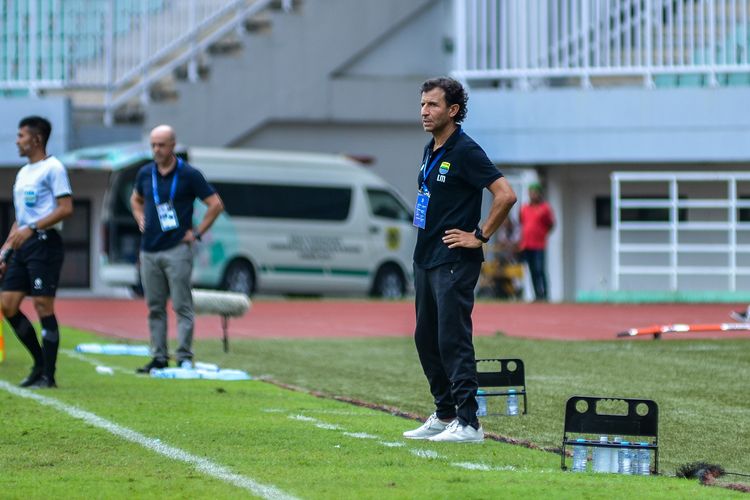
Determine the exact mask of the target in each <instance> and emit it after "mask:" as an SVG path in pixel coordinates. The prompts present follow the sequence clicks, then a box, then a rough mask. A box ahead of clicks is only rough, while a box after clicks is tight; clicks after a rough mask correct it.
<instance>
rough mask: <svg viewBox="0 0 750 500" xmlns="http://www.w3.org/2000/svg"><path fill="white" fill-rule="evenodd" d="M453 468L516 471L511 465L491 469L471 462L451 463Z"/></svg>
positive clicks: (489, 466)
mask: <svg viewBox="0 0 750 500" xmlns="http://www.w3.org/2000/svg"><path fill="white" fill-rule="evenodd" d="M451 465H452V466H453V467H460V468H462V469H468V470H481V471H494V470H516V468H515V467H513V466H512V465H505V466H503V467H493V466H491V465H486V464H475V463H471V462H453V463H451Z"/></svg>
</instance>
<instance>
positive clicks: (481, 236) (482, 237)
mask: <svg viewBox="0 0 750 500" xmlns="http://www.w3.org/2000/svg"><path fill="white" fill-rule="evenodd" d="M474 237H475V238H476V239H478V240H479V241H481V242H482V243H487V242H489V241H490V239H489V238H487V237H486V236H485V235H484V234H482V229H481V228H477V229H476V231H474Z"/></svg>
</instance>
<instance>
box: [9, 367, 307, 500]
mask: <svg viewBox="0 0 750 500" xmlns="http://www.w3.org/2000/svg"><path fill="white" fill-rule="evenodd" d="M0 388H2V389H4V390H5V391H7V392H9V393H11V394H14V395H16V396H19V397H22V398H26V399H31V400H34V401H36V402H37V403H39V404H42V405H44V406H49V407H51V408H54V409H55V410H58V411H61V412H63V413H67V414H68V415H70V416H71V417H73V418H77V419H79V420H83V421H84V422H85V423H87V424H89V425H93V426H94V427H98V428H100V429H104V430H105V431H107V432H109V433H110V434H114V435H115V436H118V437H121V438H123V439H126V440H128V441H131V442H133V443H136V444H139V445H141V446H143V447H144V448H147V449H149V450H151V451H155V452H156V453H159V454H160V455H164V456H165V457H167V458H170V459H172V460H177V461H180V462H185V463H187V464H189V465H192V466H193V467H195V468H196V469H197V470H198V471H200V472H202V473H204V474H206V475H208V476H211V477H214V478H216V479H219V480H220V481H224V482H225V483H229V484H232V485H234V486H237V487H239V488H242V489H245V490H247V491H249V492H251V493H253V494H255V495H258V496H259V497H262V498H266V499H268V500H286V499H288V500H293V499H296V498H297V497H294V496H292V495H290V494H288V493H285V492H283V491H281V490H280V489H278V488H276V487H275V486H267V485H265V484H261V483H259V482H257V481H255V480H253V479H250V478H249V477H245V476H242V475H240V474H236V473H234V472H232V471H231V470H229V468H227V467H224V466H223V465H219V464H217V463H215V462H212V461H211V460H208V459H206V458H201V457H199V456H196V455H193V454H191V453H188V452H186V451H184V450H181V449H179V448H175V447H174V446H169V445H167V444H164V443H162V442H161V441H160V440H158V439H154V438H150V437H148V436H144V435H143V434H141V433H139V432H136V431H134V430H132V429H128V428H127V427H123V426H121V425H117V424H116V423H114V422H110V421H109V420H107V419H105V418H102V417H100V416H99V415H96V414H95V413H91V412H88V411H86V410H82V409H80V408H76V407H75V406H72V405H68V404H66V403H63V402H61V401H58V400H56V399H53V398H50V397H47V396H42V395H40V394H37V393H35V392H33V391H31V390H28V389H22V388H20V387H16V386H14V385H11V384H9V383H8V382H6V381H5V380H0Z"/></svg>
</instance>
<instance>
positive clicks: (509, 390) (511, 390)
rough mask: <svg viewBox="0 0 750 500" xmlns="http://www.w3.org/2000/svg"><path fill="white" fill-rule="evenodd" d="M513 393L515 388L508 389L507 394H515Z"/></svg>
mask: <svg viewBox="0 0 750 500" xmlns="http://www.w3.org/2000/svg"><path fill="white" fill-rule="evenodd" d="M515 393H516V390H515V389H508V395H510V394H515Z"/></svg>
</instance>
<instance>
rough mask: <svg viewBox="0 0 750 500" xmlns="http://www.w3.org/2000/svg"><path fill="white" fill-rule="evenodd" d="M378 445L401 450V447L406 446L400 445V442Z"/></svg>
mask: <svg viewBox="0 0 750 500" xmlns="http://www.w3.org/2000/svg"><path fill="white" fill-rule="evenodd" d="M379 443H380V444H382V445H383V446H386V447H388V448H401V447H402V446H406V443H402V442H401V441H379Z"/></svg>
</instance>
